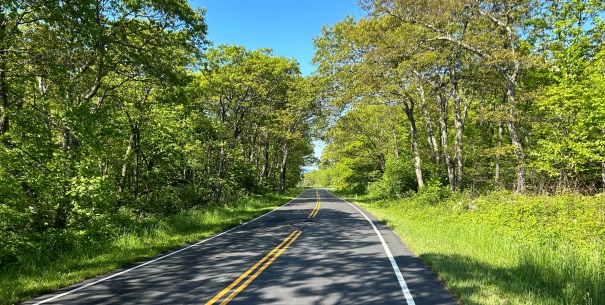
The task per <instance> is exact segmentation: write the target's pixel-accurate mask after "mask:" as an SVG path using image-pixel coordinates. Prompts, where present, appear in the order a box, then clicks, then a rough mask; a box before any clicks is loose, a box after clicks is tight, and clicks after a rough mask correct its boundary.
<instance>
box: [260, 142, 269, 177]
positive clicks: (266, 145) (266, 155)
mask: <svg viewBox="0 0 605 305" xmlns="http://www.w3.org/2000/svg"><path fill="white" fill-rule="evenodd" d="M268 177H269V139H268V135H265V140H264V143H263V167H262V169H261V172H260V181H261V182H265V181H266V180H267V178H268Z"/></svg>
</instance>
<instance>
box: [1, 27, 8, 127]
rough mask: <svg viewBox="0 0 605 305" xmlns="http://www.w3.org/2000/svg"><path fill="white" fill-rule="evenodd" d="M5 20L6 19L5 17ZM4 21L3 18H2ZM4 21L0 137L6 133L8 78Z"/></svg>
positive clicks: (2, 30)
mask: <svg viewBox="0 0 605 305" xmlns="http://www.w3.org/2000/svg"><path fill="white" fill-rule="evenodd" d="M5 18H6V17H5ZM3 19H4V18H3ZM5 39H6V21H3V22H2V23H0V99H1V100H2V101H1V102H0V136H1V135H3V134H5V133H6V132H8V127H9V126H8V107H9V102H8V76H7V75H6V69H7V66H6V53H7V52H8V50H7V49H8V48H7V47H6V46H5V41H4V40H5Z"/></svg>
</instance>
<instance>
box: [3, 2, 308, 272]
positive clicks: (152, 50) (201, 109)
mask: <svg viewBox="0 0 605 305" xmlns="http://www.w3.org/2000/svg"><path fill="white" fill-rule="evenodd" d="M205 35H206V24H205V21H204V11H203V10H193V9H192V8H191V7H190V6H189V4H188V3H187V2H186V1H185V0H168V1H163V0H146V1H127V0H122V1H114V0H111V1H109V0H83V1H46V0H27V1H21V0H20V1H14V0H8V1H2V2H1V3H0V240H1V243H0V266H6V265H7V264H12V263H22V260H23V259H25V257H27V256H26V255H24V254H25V253H29V252H31V251H35V250H36V249H39V246H40V245H42V244H45V243H40V242H42V240H43V239H50V240H53V239H55V240H56V244H57V245H60V244H61V243H62V242H65V243H69V242H70V241H69V240H68V239H69V238H70V236H76V235H77V236H79V235H87V236H91V237H90V238H91V239H92V240H103V239H104V238H106V237H107V236H110V235H111V230H112V228H113V227H114V225H115V224H116V223H120V222H121V221H123V219H124V218H126V219H130V218H133V219H134V218H138V219H140V220H141V221H143V220H144V219H146V218H152V217H155V216H162V215H171V214H176V213H179V212H182V211H184V210H187V209H190V208H194V207H204V206H206V205H207V204H209V203H211V202H220V203H229V202H231V201H233V200H234V199H235V198H240V197H242V196H245V195H247V194H251V193H262V192H264V191H266V190H282V191H283V190H284V189H286V188H288V187H292V186H294V185H296V184H297V183H298V181H299V179H300V175H301V170H300V168H301V166H303V165H305V164H306V163H308V158H309V155H311V154H312V145H311V140H310V138H311V128H310V127H311V125H312V124H313V120H314V118H315V115H316V112H317V109H318V107H317V101H316V99H315V97H314V94H313V91H314V90H315V89H314V84H315V83H317V82H314V81H312V80H311V79H306V78H304V77H302V76H301V73H300V71H299V67H298V63H296V62H295V61H294V60H292V59H288V58H284V57H277V56H273V55H272V54H271V51H270V50H256V51H251V50H246V49H245V48H243V47H236V46H217V47H210V45H209V43H208V42H207V41H206V40H205Z"/></svg>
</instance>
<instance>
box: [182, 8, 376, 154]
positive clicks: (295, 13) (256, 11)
mask: <svg viewBox="0 0 605 305" xmlns="http://www.w3.org/2000/svg"><path fill="white" fill-rule="evenodd" d="M189 3H190V4H191V6H192V7H194V8H195V7H205V8H206V23H207V25H208V39H209V40H211V41H212V42H213V44H214V45H218V44H229V45H241V46H244V47H246V48H247V49H251V50H255V49H258V48H271V49H273V54H274V55H281V56H285V57H289V58H295V59H296V60H297V61H298V63H299V64H300V69H301V72H302V74H303V75H309V74H310V73H311V72H312V71H314V70H315V67H313V66H312V65H311V63H310V62H311V58H312V57H313V53H314V52H315V50H314V48H313V37H315V36H319V35H320V34H321V28H322V27H323V26H324V25H333V24H335V23H336V22H338V21H340V20H342V19H344V18H345V17H346V16H347V15H352V16H355V17H360V16H363V15H364V13H363V11H362V10H361V8H359V6H358V5H357V1H356V0H298V1H287V0H281V1H279V0H267V1H259V0H257V1H245V0H190V1H189ZM314 145H315V155H316V156H317V157H319V156H320V155H321V152H322V150H323V146H324V143H322V142H315V143H314Z"/></svg>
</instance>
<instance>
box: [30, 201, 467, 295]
mask: <svg viewBox="0 0 605 305" xmlns="http://www.w3.org/2000/svg"><path fill="white" fill-rule="evenodd" d="M364 215H365V216H364ZM372 224H373V225H372ZM378 233H379V234H378ZM227 303H229V304H297V305H304V304H322V305H323V304H372V305H377V304H385V305H386V304H408V305H411V304H419V305H438V304H439V305H445V304H457V302H456V301H455V300H454V299H453V298H452V297H451V295H450V294H449V293H448V292H447V291H446V290H445V288H444V286H443V285H442V283H441V282H440V281H438V280H437V278H436V277H435V276H434V275H433V273H432V272H431V271H430V270H429V269H428V268H427V267H426V266H425V265H424V264H423V263H422V262H421V260H420V259H419V258H417V257H416V256H415V255H414V254H413V253H412V252H410V250H409V249H408V248H407V247H406V246H405V245H404V244H403V243H402V242H401V240H400V239H399V238H398V237H397V236H396V235H395V233H393V231H391V230H390V229H389V228H388V227H386V226H385V225H384V224H382V223H381V222H379V221H378V220H377V219H375V218H374V217H372V216H371V215H370V214H369V213H367V212H365V211H363V210H361V209H359V208H357V207H355V206H353V205H352V204H350V203H348V202H346V201H344V200H342V199H340V198H338V197H336V196H334V195H332V194H331V193H329V192H328V191H325V190H307V191H305V192H303V193H302V194H301V195H300V196H298V197H297V198H295V199H294V200H292V201H291V202H289V203H288V204H286V205H284V206H282V207H281V208H279V209H277V210H275V211H273V212H271V213H269V214H266V215H264V216H261V217H259V218H257V219H256V220H253V221H251V222H248V223H246V224H244V225H241V226H239V227H236V228H234V229H232V230H230V231H227V232H226V233H222V234H219V235H216V236H214V237H211V238H208V239H206V240H202V241H200V242H198V243H195V244H192V245H190V246H188V247H185V248H182V249H179V250H177V251H175V252H171V253H167V254H166V255H163V256H158V257H156V258H153V259H150V260H148V261H145V262H141V263H139V264H136V265H134V266H131V267H128V268H125V269H121V270H116V271H114V272H112V273H108V274H105V275H101V276H99V277H97V278H93V279H89V280H87V281H85V282H82V283H79V284H76V285H73V286H71V287H67V288H65V289H62V290H60V291H57V292H55V293H52V294H48V295H44V296H41V297H39V298H36V299H33V300H30V301H28V302H25V303H23V304H227Z"/></svg>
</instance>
